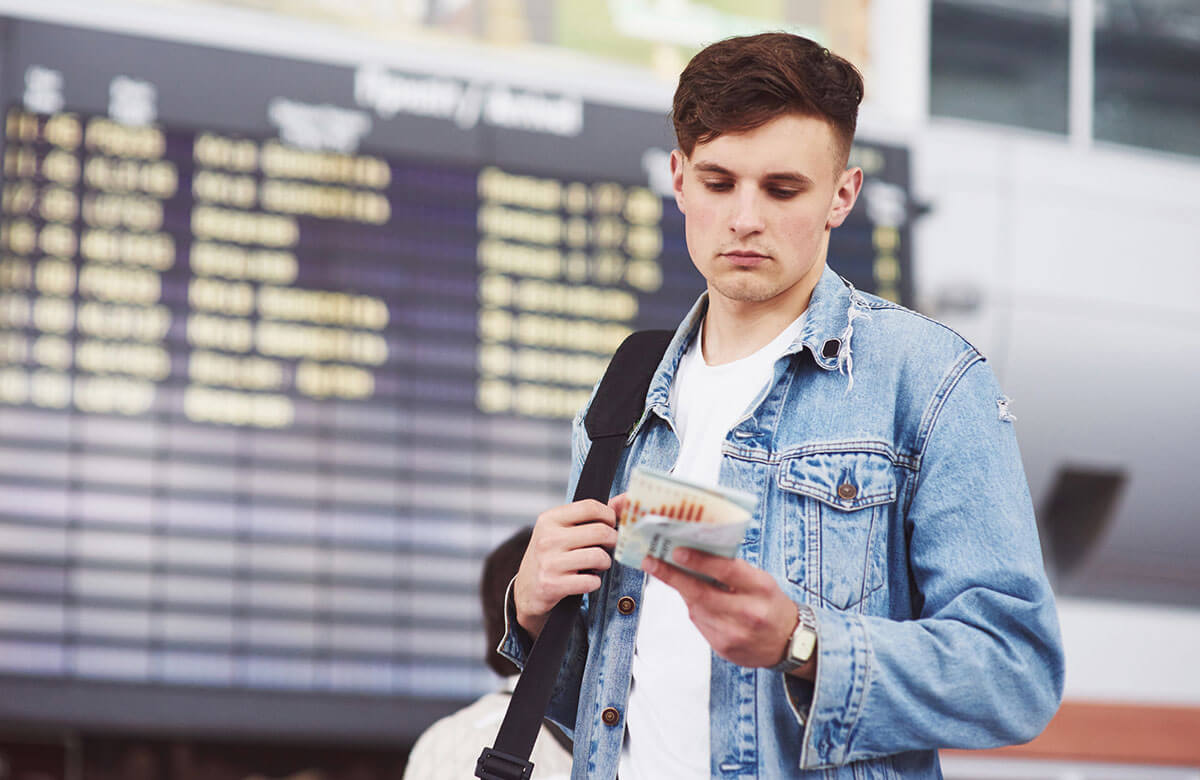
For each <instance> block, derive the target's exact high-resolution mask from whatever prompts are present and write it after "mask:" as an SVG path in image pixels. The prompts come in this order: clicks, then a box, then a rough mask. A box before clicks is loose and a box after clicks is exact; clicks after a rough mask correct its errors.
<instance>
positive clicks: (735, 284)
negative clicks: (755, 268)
mask: <svg viewBox="0 0 1200 780" xmlns="http://www.w3.org/2000/svg"><path fill="white" fill-rule="evenodd" d="M710 286H711V287H712V288H713V290H715V291H716V292H717V293H718V294H719V295H721V297H723V298H728V299H729V300H731V301H740V302H742V303H762V302H763V301H769V300H771V299H772V298H774V297H775V296H777V295H779V293H780V292H782V291H781V290H780V289H779V288H778V286H777V285H775V284H773V283H771V282H769V281H768V280H766V279H758V278H752V277H750V275H749V274H743V275H742V278H740V279H739V278H736V277H735V278H732V279H731V278H724V279H718V280H716V281H714V282H713V283H712V284H711V285H710Z"/></svg>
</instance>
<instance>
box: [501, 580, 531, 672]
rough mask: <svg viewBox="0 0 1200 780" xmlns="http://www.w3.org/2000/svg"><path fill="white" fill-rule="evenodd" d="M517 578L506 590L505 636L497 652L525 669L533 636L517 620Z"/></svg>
mask: <svg viewBox="0 0 1200 780" xmlns="http://www.w3.org/2000/svg"><path fill="white" fill-rule="evenodd" d="M516 580H517V578H516V577H513V578H512V579H511V580H509V581H508V588H507V589H506V590H505V591H504V638H503V639H501V640H500V645H499V647H497V648H496V652H497V653H499V654H500V655H502V656H504V657H505V658H507V659H508V660H510V661H512V662H513V663H514V664H516V665H517V668H518V669H522V670H523V669H524V668H525V661H526V659H528V658H529V651H530V650H531V649H533V637H531V636H529V632H527V631H526V630H525V629H523V628H521V624H520V623H518V622H517V603H516V601H515V600H514V598H513V583H514V582H516Z"/></svg>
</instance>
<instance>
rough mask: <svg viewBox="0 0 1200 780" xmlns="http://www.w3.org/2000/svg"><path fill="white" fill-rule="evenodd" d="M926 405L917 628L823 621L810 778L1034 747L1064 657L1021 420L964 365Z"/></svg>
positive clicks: (917, 530)
mask: <svg viewBox="0 0 1200 780" xmlns="http://www.w3.org/2000/svg"><path fill="white" fill-rule="evenodd" d="M959 366H960V367H959V368H957V369H956V370H955V371H952V372H951V375H950V376H948V377H947V379H946V381H945V382H943V384H942V388H941V389H940V390H939V391H938V392H937V393H936V395H935V397H934V399H933V400H932V401H931V402H930V404H929V407H928V408H927V409H926V412H925V415H924V417H923V423H922V427H921V432H920V434H919V440H918V442H917V445H918V447H917V451H918V452H919V453H920V461H919V463H920V465H919V469H918V470H917V471H916V473H915V475H914V476H913V477H912V479H913V480H914V485H913V487H912V488H911V489H910V490H908V491H907V493H906V496H902V498H901V501H904V500H905V498H907V501H908V511H907V516H906V518H905V531H906V533H907V534H908V537H909V547H908V564H909V577H910V579H911V585H910V587H912V588H913V589H914V596H915V606H914V612H916V613H917V614H916V616H915V619H911V620H891V619H887V618H881V617H872V616H865V615H857V614H848V613H844V612H839V611H837V610H833V609H819V610H817V622H818V637H819V640H818V653H819V655H818V662H817V678H816V682H815V686H814V692H813V698H812V702H811V709H810V711H809V718H808V724H807V727H806V728H805V730H804V745H803V750H802V753H801V766H802V768H805V769H812V768H818V767H824V766H832V765H841V764H846V763H849V762H852V761H859V760H863V759H870V758H877V757H880V756H885V755H890V754H895V753H902V752H906V751H912V750H928V749H936V748H941V747H953V748H986V747H995V746H998V745H1004V744H1012V743H1017V742H1026V741H1029V740H1030V739H1032V738H1033V737H1035V736H1037V734H1038V733H1040V732H1041V730H1042V729H1043V728H1045V726H1046V724H1047V723H1048V722H1049V720H1050V718H1051V717H1052V716H1053V715H1054V713H1055V711H1056V710H1057V708H1058V705H1059V702H1060V700H1061V696H1062V687H1063V653H1062V643H1061V638H1060V636H1059V627H1058V617H1057V613H1056V611H1055V606H1054V600H1053V594H1052V593H1051V590H1050V585H1049V582H1048V581H1047V579H1046V575H1045V570H1044V568H1043V563H1042V555H1041V549H1040V547H1039V545H1038V538H1037V527H1036V523H1035V520H1034V514H1033V507H1032V502H1031V501H1030V497H1029V489H1028V486H1027V485H1026V482H1025V474H1024V471H1023V469H1022V466H1021V457H1020V453H1019V452H1018V450H1017V441H1016V435H1015V433H1014V431H1013V424H1012V417H1011V416H1009V415H1008V414H1007V407H1006V401H1004V402H1002V401H1001V399H1002V398H1003V396H1002V394H1001V393H1000V389H999V386H998V384H997V383H996V380H995V378H994V376H993V375H992V372H991V369H990V368H989V367H988V366H987V365H986V364H985V363H984V362H983V361H982V359H979V358H975V359H974V360H972V359H971V356H966V357H965V358H964V360H962V361H960V364H959Z"/></svg>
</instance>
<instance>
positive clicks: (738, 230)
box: [729, 187, 764, 237]
mask: <svg viewBox="0 0 1200 780" xmlns="http://www.w3.org/2000/svg"><path fill="white" fill-rule="evenodd" d="M757 195H758V194H757V193H756V192H755V191H754V190H753V189H752V188H750V187H743V188H741V189H740V191H739V192H737V193H736V195H735V197H734V199H733V213H732V215H731V216H730V220H729V230H730V232H732V233H733V234H734V235H735V236H738V237H742V236H749V235H753V234H755V233H759V232H762V230H763V227H764V226H763V214H762V204H761V203H759V201H758V197H757Z"/></svg>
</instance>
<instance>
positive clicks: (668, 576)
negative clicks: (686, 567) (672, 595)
mask: <svg viewBox="0 0 1200 780" xmlns="http://www.w3.org/2000/svg"><path fill="white" fill-rule="evenodd" d="M642 568H643V569H645V570H646V572H647V573H648V574H650V575H651V576H653V577H657V578H658V579H659V580H661V581H662V582H663V583H664V584H666V585H670V586H671V587H672V588H674V589H675V590H676V591H678V592H679V595H680V596H682V597H683V600H684V601H685V602H687V604H688V606H691V605H692V603H693V602H696V601H699V600H700V599H701V598H702V597H703V593H702V592H701V591H702V590H703V589H704V588H706V587H708V586H706V585H705V584H704V583H702V582H700V581H699V580H697V579H696V578H695V577H692V576H689V575H688V574H686V573H685V572H684V571H683V570H682V569H680V568H679V567H678V566H674V565H672V564H670V563H667V562H666V561H663V560H660V559H658V558H651V557H649V556H647V557H646V558H645V560H644V561H643V562H642ZM714 590H715V589H714Z"/></svg>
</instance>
